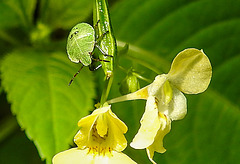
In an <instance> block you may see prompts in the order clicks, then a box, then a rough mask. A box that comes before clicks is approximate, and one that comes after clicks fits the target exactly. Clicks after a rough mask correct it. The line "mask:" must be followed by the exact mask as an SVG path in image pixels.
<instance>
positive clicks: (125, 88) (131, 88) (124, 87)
mask: <svg viewBox="0 0 240 164" xmlns="http://www.w3.org/2000/svg"><path fill="white" fill-rule="evenodd" d="M139 89H140V84H139V81H138V78H137V77H136V76H135V75H133V74H132V73H129V74H128V75H127V77H126V78H125V79H124V80H123V81H122V82H121V84H120V88H119V91H120V93H121V94H122V95H125V94H128V93H132V92H135V91H137V90H139Z"/></svg>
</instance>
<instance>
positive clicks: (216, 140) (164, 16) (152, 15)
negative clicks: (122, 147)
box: [0, 0, 240, 164]
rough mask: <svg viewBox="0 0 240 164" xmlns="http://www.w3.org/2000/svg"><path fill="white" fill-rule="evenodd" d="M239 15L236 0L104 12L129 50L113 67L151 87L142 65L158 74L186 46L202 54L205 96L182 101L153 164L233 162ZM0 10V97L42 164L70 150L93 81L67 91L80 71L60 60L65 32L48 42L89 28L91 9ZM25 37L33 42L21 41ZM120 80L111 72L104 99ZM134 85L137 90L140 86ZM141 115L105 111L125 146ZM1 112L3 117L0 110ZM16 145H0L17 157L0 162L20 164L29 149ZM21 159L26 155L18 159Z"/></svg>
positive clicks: (239, 122)
mask: <svg viewBox="0 0 240 164" xmlns="http://www.w3.org/2000/svg"><path fill="white" fill-rule="evenodd" d="M109 3H111V1H109ZM110 6H111V5H110ZM239 6H240V0H218V1H217V0H194V1H193V0H180V1H165V0H148V1H144V2H141V3H140V2H139V1H137V0H121V1H120V0H119V1H116V3H114V5H112V6H111V7H110V13H111V18H112V25H113V31H114V32H115V37H116V39H117V40H121V41H123V42H127V43H129V51H128V54H126V55H119V58H118V59H119V64H120V65H121V66H123V67H125V68H126V69H128V68H131V67H133V68H134V69H135V70H136V71H138V72H141V73H142V75H143V76H145V77H147V78H149V79H152V80H153V79H154V77H155V76H156V73H154V72H152V71H150V70H149V69H146V68H145V67H144V66H147V67H148V68H151V69H153V70H155V72H157V73H162V72H165V73H167V72H168V70H169V68H170V63H171V61H172V59H173V58H174V57H175V55H176V54H177V53H178V52H180V51H181V50H183V49H185V48H190V47H194V48H198V49H203V50H204V52H205V53H206V54H207V56H208V57H209V59H210V61H211V63H212V67H213V77H212V81H211V84H210V88H209V89H208V90H207V91H206V92H204V93H202V94H200V95H189V96H187V99H188V114H187V116H186V118H185V119H183V120H181V121H175V122H173V124H172V130H171V132H170V133H169V134H168V135H166V137H165V139H164V146H165V148H166V149H167V152H166V153H164V154H158V153H155V156H154V160H155V161H157V162H158V163H167V164H171V163H178V164H181V163H182V164H186V163H192V161H193V160H194V163H199V164H202V163H211V164H212V163H221V164H223V163H226V164H229V163H236V161H239V160H240V157H239V155H238V154H239V153H240V149H239V147H240V142H239V138H240V111H239V110H240V98H239V94H240V88H239V87H238V85H239V83H240V77H239V75H238V74H239V73H238V70H239V69H240V65H239V63H240V53H239V52H240V47H239V38H240V12H239ZM0 11H1V14H0V48H1V49H0V53H1V54H0V55H1V56H0V59H1V58H3V56H4V59H3V60H0V61H1V85H2V86H1V87H0V88H3V89H4V91H5V92H6V94H7V97H8V101H9V103H11V110H12V112H13V113H14V115H16V118H17V121H18V123H19V125H20V126H21V128H22V129H24V130H25V132H26V134H27V136H28V137H29V138H30V139H31V140H33V142H34V143H35V145H36V147H37V149H38V152H39V154H40V156H41V158H46V159H47V162H48V163H50V161H51V157H52V156H53V155H54V154H56V153H57V152H59V151H62V150H66V149H67V148H68V147H69V145H72V141H73V136H74V135H75V133H76V131H77V129H78V127H77V121H78V120H79V119H80V118H82V117H83V116H85V115H87V114H88V112H89V110H90V109H93V102H92V99H93V98H96V91H99V90H101V89H102V84H101V82H102V78H98V79H96V80H97V87H96V88H95V87H94V86H95V85H94V81H93V80H94V79H93V74H92V73H91V72H89V71H88V70H87V69H83V70H82V71H81V73H80V75H78V77H77V78H75V80H74V83H73V84H72V85H71V86H70V87H68V86H67V84H68V82H69V80H70V79H71V78H72V75H73V74H74V73H75V72H76V71H77V70H78V69H79V67H80V65H77V64H74V63H72V62H70V60H69V59H68V58H67V54H66V50H65V47H66V39H67V34H68V32H66V31H63V32H61V34H60V36H61V37H60V38H57V40H56V38H55V40H54V39H53V38H52V35H53V34H56V31H57V30H58V29H68V30H70V28H72V27H73V26H74V25H75V24H77V23H79V22H89V19H88V18H90V20H91V13H92V1H89V0H78V1H73V0H71V1H68V0H60V1H59V0H58V1H53V0H42V1H31V0H20V1H17V0H9V1H1V2H0ZM36 22H37V23H36ZM39 24H42V25H43V26H44V27H46V28H44V30H46V29H47V30H46V31H47V32H44V31H43V33H42V35H43V36H42V37H41V39H42V40H43V41H41V42H38V41H36V42H35V40H36V39H35V38H38V37H37V35H35V34H38V32H35V31H36V30H40V32H41V28H39V27H37V25H39ZM48 30H49V31H48ZM33 32H34V41H33V40H31V37H29V36H31V34H32V35H33ZM57 32H58V31H57ZM46 35H47V36H46ZM32 37H33V36H32ZM32 39H33V38H32ZM46 39H49V40H48V41H47V42H46ZM33 42H34V43H33ZM119 45H120V46H121V44H119ZM36 47H37V48H36ZM122 47H123V46H122ZM129 59H130V60H129ZM101 73H102V72H101V71H98V72H95V73H94V75H99V74H100V76H101ZM125 75H126V74H123V73H122V72H121V70H119V69H117V70H116V72H115V76H114V81H113V87H112V89H111V92H110V98H114V97H117V96H120V93H119V85H118V83H119V82H121V81H122V80H123V79H124V78H125V77H124V76H125ZM97 77H98V76H97ZM140 84H141V87H143V86H145V85H147V84H148V83H146V82H143V81H140ZM100 94H101V92H100V93H98V95H97V96H100ZM144 106H145V101H143V100H137V101H132V102H123V103H117V104H113V105H112V110H113V111H114V112H115V113H116V114H117V116H118V117H119V118H120V119H121V120H123V121H124V122H125V123H126V124H127V126H128V128H129V130H128V132H127V135H126V136H127V139H128V142H130V141H131V140H132V139H133V137H134V135H135V134H136V132H137V130H138V128H139V126H140V123H139V121H140V118H141V116H142V114H143V112H144ZM1 110H6V109H5V108H2V104H1ZM4 116H5V115H3V116H2V117H4ZM2 117H1V120H2ZM9 126H10V125H9ZM1 127H2V126H1ZM6 128H8V127H6ZM8 138H10V135H9V136H8ZM13 141H14V142H13ZM16 141H17V142H16ZM25 142H27V141H26V140H24V138H23V136H21V137H20V138H18V137H12V139H11V140H10V139H1V138H0V144H1V148H0V152H4V155H6V154H14V153H15V154H17V155H18V156H17V157H18V158H16V160H17V161H15V160H14V159H12V160H11V161H10V160H9V161H8V163H21V161H22V163H25V162H26V161H27V160H20V159H23V158H27V157H26V156H29V159H30V157H31V156H32V152H31V151H32V149H27V148H26V147H25V146H24V145H22V146H21V145H20V146H18V145H15V144H16V143H25ZM13 143H14V144H13ZM2 145H4V146H3V147H2ZM12 146H14V147H17V149H18V150H22V151H16V150H14V149H15V148H14V147H12ZM10 148H11V149H10ZM3 150H4V151H3ZM25 150H26V152H27V153H28V154H24V153H22V152H25ZM28 150H29V151H28ZM21 153H22V154H21ZM125 153H127V154H128V155H129V156H130V157H131V158H132V159H134V160H135V161H136V162H138V163H139V164H141V163H144V164H145V163H150V162H149V160H148V159H147V156H146V152H145V150H134V149H132V148H131V147H128V148H127V149H126V151H125ZM0 154H2V153H0ZM19 154H21V156H19ZM0 159H2V158H0ZM31 161H32V163H39V162H36V161H33V159H31ZM2 162H5V163H7V162H6V161H0V163H2Z"/></svg>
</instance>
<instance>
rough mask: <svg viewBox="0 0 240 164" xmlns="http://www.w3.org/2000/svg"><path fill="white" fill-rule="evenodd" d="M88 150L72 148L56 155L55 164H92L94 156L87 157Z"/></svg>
mask: <svg viewBox="0 0 240 164" xmlns="http://www.w3.org/2000/svg"><path fill="white" fill-rule="evenodd" d="M87 153H88V149H84V150H81V149H78V148H72V149H69V150H66V151H63V152H60V153H58V154H56V155H55V156H54V157H53V160H52V162H53V164H80V163H82V164H88V163H89V164H90V163H92V160H93V156H92V155H87Z"/></svg>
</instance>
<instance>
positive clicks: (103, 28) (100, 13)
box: [93, 0, 117, 79]
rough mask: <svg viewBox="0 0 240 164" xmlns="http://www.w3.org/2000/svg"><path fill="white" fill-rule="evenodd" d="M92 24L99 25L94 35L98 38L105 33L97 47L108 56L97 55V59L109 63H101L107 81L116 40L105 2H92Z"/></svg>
mask: <svg viewBox="0 0 240 164" xmlns="http://www.w3.org/2000/svg"><path fill="white" fill-rule="evenodd" d="M93 22H94V24H96V23H97V22H99V25H98V26H97V28H98V30H96V32H97V34H96V35H97V36H98V37H100V36H102V35H103V34H104V33H106V32H107V34H106V36H105V37H104V38H103V39H102V40H101V42H100V43H99V46H100V47H101V49H102V50H103V51H104V52H105V53H106V54H108V56H106V55H103V54H99V58H100V59H101V60H107V61H109V62H103V61H102V62H101V64H102V68H103V70H104V73H105V76H106V78H107V79H108V78H110V77H112V76H113V69H114V59H115V57H116V54H117V46H116V39H115V37H114V35H113V30H112V25H111V20H110V15H109V11H108V4H107V1H106V0H94V9H93ZM110 56H111V57H110Z"/></svg>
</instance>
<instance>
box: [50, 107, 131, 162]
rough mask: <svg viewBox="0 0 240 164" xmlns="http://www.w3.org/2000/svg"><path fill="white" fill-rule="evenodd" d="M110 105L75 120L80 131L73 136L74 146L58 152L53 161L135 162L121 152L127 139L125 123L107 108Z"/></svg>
mask: <svg viewBox="0 0 240 164" xmlns="http://www.w3.org/2000/svg"><path fill="white" fill-rule="evenodd" d="M110 107H111V106H110V105H107V106H104V107H102V108H99V109H96V110H95V111H93V113H92V114H91V115H89V116H86V117H84V118H82V119H81V120H80V121H79V122H78V126H79V127H80V130H79V131H78V133H77V134H76V136H75V137H74V142H75V143H76V144H77V146H78V148H72V149H70V150H66V151H64V152H60V153H59V154H57V155H55V156H54V158H53V164H80V163H83V164H111V163H114V164H115V163H119V164H122V163H126V164H134V163H135V162H134V161H133V160H132V159H131V158H129V157H128V156H127V155H125V154H123V153H121V151H123V150H124V149H125V148H126V146H127V141H126V139H125V137H124V133H126V132H127V126H126V125H125V124H124V123H123V122H122V121H121V120H120V119H119V118H118V117H117V116H116V115H115V114H114V113H113V112H112V111H111V109H110Z"/></svg>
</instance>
